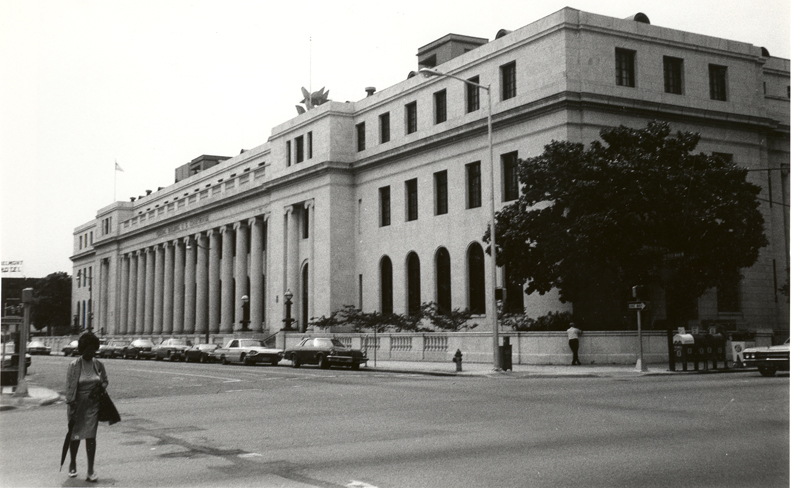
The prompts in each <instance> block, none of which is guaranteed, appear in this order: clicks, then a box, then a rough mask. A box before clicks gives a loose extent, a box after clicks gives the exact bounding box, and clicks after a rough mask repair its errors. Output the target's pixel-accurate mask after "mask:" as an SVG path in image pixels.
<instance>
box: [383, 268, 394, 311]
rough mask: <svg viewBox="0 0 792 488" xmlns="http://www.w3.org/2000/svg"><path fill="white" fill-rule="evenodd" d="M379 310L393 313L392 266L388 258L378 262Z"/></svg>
mask: <svg viewBox="0 0 792 488" xmlns="http://www.w3.org/2000/svg"><path fill="white" fill-rule="evenodd" d="M380 310H381V311H382V313H383V314H390V313H393V264H392V263H391V260H390V258H389V257H388V256H385V257H383V258H382V259H381V260H380Z"/></svg>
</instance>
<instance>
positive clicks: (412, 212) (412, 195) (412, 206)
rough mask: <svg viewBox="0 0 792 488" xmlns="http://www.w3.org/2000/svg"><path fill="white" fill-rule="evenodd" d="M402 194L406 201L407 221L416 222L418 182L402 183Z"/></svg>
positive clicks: (413, 180) (415, 180)
mask: <svg viewBox="0 0 792 488" xmlns="http://www.w3.org/2000/svg"><path fill="white" fill-rule="evenodd" d="M404 193H405V196H406V200H407V221H408V222H409V221H412V220H418V180H417V179H415V178H413V179H412V180H409V181H405V182H404Z"/></svg>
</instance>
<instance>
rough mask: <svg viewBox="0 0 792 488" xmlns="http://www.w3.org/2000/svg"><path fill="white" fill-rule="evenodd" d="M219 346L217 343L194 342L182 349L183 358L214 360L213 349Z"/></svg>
mask: <svg viewBox="0 0 792 488" xmlns="http://www.w3.org/2000/svg"><path fill="white" fill-rule="evenodd" d="M219 347H220V346H219V345H217V344H196V345H194V346H190V347H189V348H187V349H185V350H184V360H185V361H187V362H191V361H196V362H199V363H210V362H213V361H214V360H215V358H214V354H213V353H214V351H215V350H217V349H218V348H219Z"/></svg>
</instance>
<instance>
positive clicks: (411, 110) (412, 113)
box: [404, 102, 418, 134]
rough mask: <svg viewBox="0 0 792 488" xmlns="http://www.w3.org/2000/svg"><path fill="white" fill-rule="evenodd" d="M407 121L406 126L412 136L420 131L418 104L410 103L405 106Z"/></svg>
mask: <svg viewBox="0 0 792 488" xmlns="http://www.w3.org/2000/svg"><path fill="white" fill-rule="evenodd" d="M404 114H405V121H404V125H405V126H406V127H407V133H408V134H412V133H413V132H415V131H417V130H418V104H417V102H412V103H408V104H407V105H405V106H404Z"/></svg>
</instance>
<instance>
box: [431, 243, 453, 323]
mask: <svg viewBox="0 0 792 488" xmlns="http://www.w3.org/2000/svg"><path fill="white" fill-rule="evenodd" d="M435 271H436V273H437V308H438V309H439V311H440V313H449V312H450V311H451V256H449V254H448V250H447V249H446V248H444V247H441V248H440V249H438V250H437V253H436V254H435Z"/></svg>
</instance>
